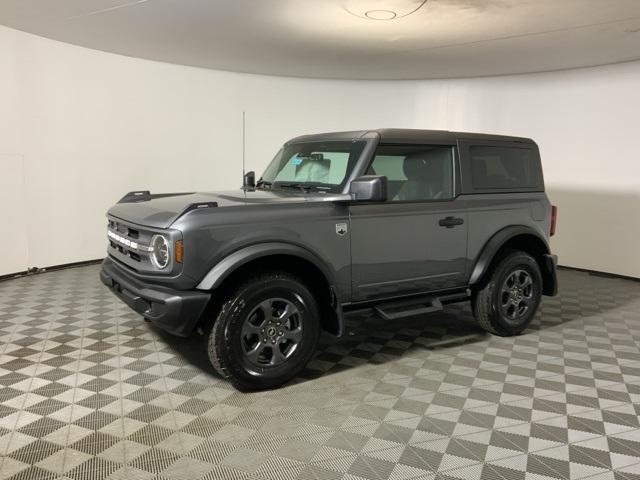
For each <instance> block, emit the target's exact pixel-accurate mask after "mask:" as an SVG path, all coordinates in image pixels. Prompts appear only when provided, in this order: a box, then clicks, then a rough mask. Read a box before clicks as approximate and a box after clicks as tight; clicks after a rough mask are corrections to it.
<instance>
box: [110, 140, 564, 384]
mask: <svg viewBox="0 0 640 480" xmlns="http://www.w3.org/2000/svg"><path fill="white" fill-rule="evenodd" d="M243 183H244V186H243V187H242V188H240V189H237V190H232V191H226V192H219V193H174V194H151V193H149V192H148V191H141V192H131V193H129V194H127V195H126V196H125V197H123V198H122V200H120V202H118V203H117V204H116V205H115V206H114V207H112V208H111V209H110V210H109V212H108V215H107V216H108V240H109V246H108V256H107V258H106V259H105V260H104V263H103V265H102V270H101V274H100V276H101V279H102V282H103V283H104V284H106V285H107V286H108V287H109V288H111V290H113V292H115V293H116V295H118V296H119V297H120V298H121V299H122V300H123V301H124V302H126V303H127V304H128V305H129V306H130V307H132V308H133V309H134V310H136V311H137V312H139V313H141V314H142V315H143V316H144V318H145V319H147V320H149V321H151V322H152V323H154V324H155V325H157V326H158V327H160V328H162V329H164V330H166V331H168V332H171V333H173V334H175V335H180V336H187V335H190V334H191V333H192V332H194V331H197V332H198V333H200V334H201V335H204V336H205V339H206V342H203V343H205V344H206V348H207V351H208V355H209V358H210V360H211V363H212V364H213V366H214V367H215V369H216V370H217V371H218V372H219V373H220V374H221V375H222V376H224V377H226V378H229V379H230V380H231V382H233V384H234V385H236V386H237V387H240V388H245V389H250V388H266V387H272V386H275V385H279V384H282V383H284V382H286V381H287V380H290V379H292V378H293V377H295V376H296V374H297V373H299V372H300V370H301V369H302V368H303V367H304V366H305V364H306V363H307V362H308V361H309V360H310V359H311V357H312V355H313V353H314V349H315V347H316V343H317V341H318V337H319V335H320V332H321V331H322V330H325V331H327V332H330V333H332V334H334V335H338V336H339V335H342V334H343V332H344V315H345V313H347V312H348V311H350V310H355V309H358V310H361V309H363V308H370V309H371V310H372V312H375V314H377V315H379V316H380V317H382V318H383V319H385V320H386V321H389V322H393V321H398V319H400V318H402V317H407V316H415V315H421V314H425V313H428V312H432V311H437V310H439V309H441V308H442V305H443V304H446V303H450V302H459V301H466V300H470V301H471V305H472V308H473V312H474V315H475V317H476V319H477V321H478V323H479V324H480V325H481V326H482V327H483V328H485V329H486V330H487V331H489V332H491V333H493V334H497V335H503V336H506V335H516V334H519V333H520V332H522V331H523V330H524V329H525V328H527V326H528V325H529V323H530V322H531V320H532V318H533V316H534V314H535V312H536V309H537V308H538V306H539V304H540V300H541V295H555V293H556V291H557V286H556V257H555V256H554V255H551V253H550V251H549V244H548V240H549V237H550V236H551V235H553V233H554V230H555V217H556V210H555V207H552V206H551V205H550V203H549V200H548V199H547V196H546V194H545V190H544V183H543V177H542V169H541V163H540V155H539V151H538V148H537V146H536V144H535V143H534V142H533V141H532V140H529V139H526V138H516V137H504V136H496V135H481V134H469V133H455V132H444V131H428V130H397V129H382V130H371V131H361V132H341V133H328V134H320V135H307V136H302V137H298V138H294V139H293V140H291V141H289V142H287V143H286V144H285V145H284V146H283V147H282V149H281V150H280V151H279V152H278V153H277V154H276V156H275V158H274V159H273V160H272V161H271V163H270V164H269V166H268V167H267V168H266V170H265V171H264V173H263V174H262V176H261V177H260V178H259V179H258V180H257V181H255V176H254V175H253V172H249V173H248V174H246V175H245V178H244V182H243ZM425 321H429V319H428V317H425Z"/></svg>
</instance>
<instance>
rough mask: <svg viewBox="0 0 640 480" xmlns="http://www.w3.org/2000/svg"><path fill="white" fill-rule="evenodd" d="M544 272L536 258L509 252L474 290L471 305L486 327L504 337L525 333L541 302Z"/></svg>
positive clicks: (517, 252) (481, 324)
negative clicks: (542, 273) (541, 270)
mask: <svg viewBox="0 0 640 480" xmlns="http://www.w3.org/2000/svg"><path fill="white" fill-rule="evenodd" d="M541 296H542V275H541V273H540V267H539V266H538V263H537V262H536V260H535V258H533V257H532V256H531V255H529V254H528V253H526V252H523V251H519V250H518V251H513V250H512V251H509V252H507V253H506V254H505V255H504V256H503V257H502V258H501V259H500V260H499V261H498V262H497V264H496V265H495V266H494V267H493V269H492V270H491V271H490V272H489V274H488V277H487V280H486V282H484V284H483V285H482V286H481V287H480V288H479V289H477V290H475V291H474V293H473V296H472V299H471V305H472V308H473V313H474V316H475V317H476V320H477V321H478V323H479V324H480V326H481V327H482V328H484V329H485V330H487V331H488V332H490V333H493V334H495V335H500V336H503V337H506V336H511V335H518V334H519V333H522V332H523V331H524V330H525V329H526V328H527V327H528V326H529V324H530V323H531V320H533V317H534V315H535V313H536V311H537V309H538V306H539V305H540V299H541Z"/></svg>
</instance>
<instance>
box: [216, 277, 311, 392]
mask: <svg viewBox="0 0 640 480" xmlns="http://www.w3.org/2000/svg"><path fill="white" fill-rule="evenodd" d="M287 309H288V310H287ZM285 310H286V311H287V312H289V317H287V320H286V321H284V320H282V319H284V318H285V313H286V312H285ZM269 312H271V313H269ZM291 312H296V313H294V314H291ZM279 319H280V321H279ZM294 323H295V327H296V328H295V329H294V328H293V326H294ZM276 324H277V325H276ZM288 326H290V327H291V328H290V329H289V330H288V329H287V328H288ZM210 327H211V329H210V332H209V335H208V342H207V353H208V355H209V360H210V361H211V364H212V365H213V367H214V368H215V370H216V371H217V372H218V373H219V374H220V375H221V376H223V377H224V378H227V379H229V381H230V382H231V383H232V384H233V385H234V386H235V387H236V388H239V389H241V390H258V389H265V388H272V387H276V386H278V385H281V384H283V383H286V382H287V381H289V380H291V379H293V378H294V377H295V376H296V375H297V374H298V373H299V372H300V371H301V370H302V369H303V368H304V366H305V365H306V364H307V363H308V362H309V360H310V359H311V357H312V356H313V353H314V351H315V349H316V345H317V343H318V337H319V335H320V317H319V309H318V304H317V302H316V299H315V298H314V296H313V294H312V293H311V292H310V291H309V289H308V288H307V286H306V285H305V284H304V282H302V281H301V280H300V279H298V278H297V277H295V276H293V275H291V274H290V273H286V272H278V271H267V272H261V273H258V274H257V275H255V276H254V277H252V278H251V279H249V280H246V281H245V282H242V283H240V284H238V285H237V286H236V287H235V288H231V289H230V290H229V291H228V292H227V293H226V295H225V297H224V299H223V300H222V303H221V306H220V308H219V309H218V313H217V317H216V318H215V321H214V322H212V324H211V326H210ZM285 337H290V338H285ZM294 339H295V340H296V342H295V343H294ZM256 340H257V343H256ZM254 345H255V348H254ZM257 349H261V350H260V351H259V352H258V353H259V355H258V354H256V351H257ZM276 349H277V351H276ZM276 357H277V358H276ZM269 362H272V363H273V364H271V363H269Z"/></svg>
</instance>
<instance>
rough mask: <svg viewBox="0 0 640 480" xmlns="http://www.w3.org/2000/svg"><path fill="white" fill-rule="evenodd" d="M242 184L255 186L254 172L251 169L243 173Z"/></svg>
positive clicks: (250, 186) (249, 186)
mask: <svg viewBox="0 0 640 480" xmlns="http://www.w3.org/2000/svg"><path fill="white" fill-rule="evenodd" d="M242 186H243V187H248V188H253V187H255V186H256V172H254V171H251V172H247V173H245V174H244V178H243V179H242Z"/></svg>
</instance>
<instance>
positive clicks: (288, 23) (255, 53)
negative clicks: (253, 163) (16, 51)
mask: <svg viewBox="0 0 640 480" xmlns="http://www.w3.org/2000/svg"><path fill="white" fill-rule="evenodd" d="M422 3H423V1H422V0H137V1H131V0H0V24H4V25H7V26H9V27H13V28H17V29H19V30H24V31H27V32H31V33H35V34H37V35H42V36H45V37H49V38H53V39H56V40H61V41H64V42H69V43H74V44H77V45H82V46H86V47H89V48H94V49H99V50H105V51H108V52H115V53H120V54H124V55H130V56H134V57H141V58H147V59H152V60H160V61H165V62H172V63H178V64H184V65H193V66H199V67H208V68H215V69H221V70H232V71H240V72H251V73H264V74H274V75H286V76H300V77H324V78H349V79H417V78H450V77H469V76H485V75H501V74H514V73H527V72H540V71H549V70H557V69H566V68H576V67H586V66H595V65H603V64H608V63H616V62H624V61H630V60H636V59H640V0H427V1H426V3H425V4H424V5H422V7H420V5H421V4H422ZM416 8H418V9H417V10H416V11H415V12H413V13H411V11H413V10H415V9H416ZM371 10H391V11H393V12H395V15H396V19H394V20H371V19H368V18H366V12H368V11H371ZM380 15H383V16H391V15H392V14H389V13H386V12H383V13H382V14H380V13H378V14H375V12H374V14H373V16H380ZM403 15H404V16H403Z"/></svg>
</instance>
